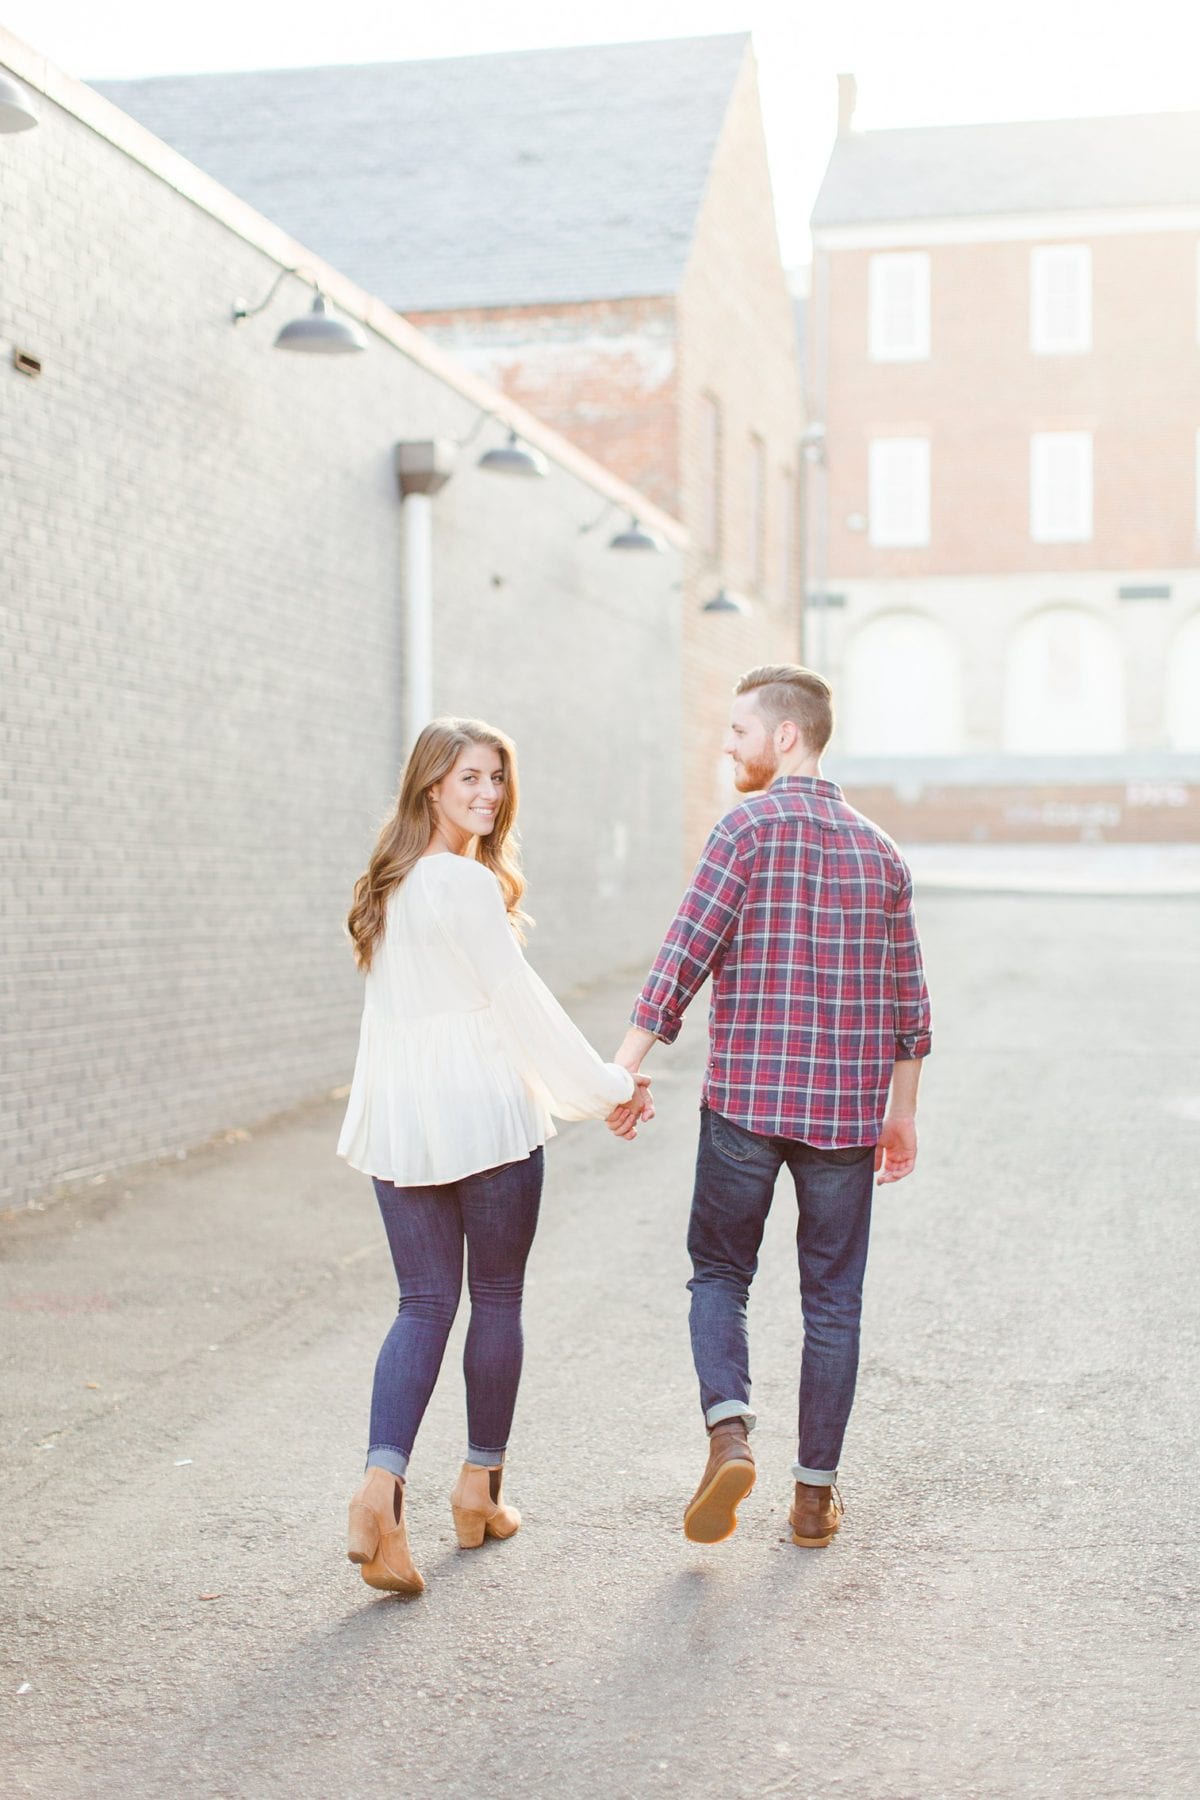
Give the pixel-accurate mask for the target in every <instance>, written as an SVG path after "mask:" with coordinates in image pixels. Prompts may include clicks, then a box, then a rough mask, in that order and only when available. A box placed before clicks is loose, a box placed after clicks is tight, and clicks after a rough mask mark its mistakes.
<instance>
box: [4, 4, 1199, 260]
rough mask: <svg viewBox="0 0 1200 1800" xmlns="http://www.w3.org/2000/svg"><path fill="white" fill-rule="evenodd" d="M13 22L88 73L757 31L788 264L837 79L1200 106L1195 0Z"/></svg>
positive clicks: (929, 109)
mask: <svg viewBox="0 0 1200 1800" xmlns="http://www.w3.org/2000/svg"><path fill="white" fill-rule="evenodd" d="M0 23H2V24H3V25H4V26H5V27H6V28H7V29H8V30H9V31H11V32H13V33H14V35H16V36H17V37H21V38H24V39H25V40H26V41H27V42H28V43H30V44H31V45H33V47H34V48H35V49H36V50H38V51H39V52H40V53H41V54H43V55H45V56H47V57H49V58H50V60H51V61H52V62H55V63H57V64H58V65H59V66H60V67H61V68H64V69H66V70H67V71H68V72H69V73H70V74H72V75H78V76H81V77H82V78H83V79H84V80H87V79H88V78H100V77H110V78H113V77H119V76H137V75H169V74H179V73H183V72H188V71H201V70H218V69H220V70H224V69H261V68H282V67H301V66H304V65H308V64H321V63H359V62H392V61H400V60H403V59H406V58H410V57H427V56H465V55H473V54H479V53H483V52H486V51H492V50H526V49H535V48H538V47H539V46H549V45H555V44H592V43H620V42H626V41H631V40H634V39H638V38H667V37H689V36H699V35H703V34H706V33H709V32H721V31H751V32H752V33H753V35H754V42H755V48H756V52H757V56H758V62H759V79H760V84H761V88H762V96H763V113H764V120H765V124H766V130H767V143H768V149H769V152H770V157H771V171H772V180H773V183H774V188H775V199H776V207H777V211H778V214H779V225H780V240H781V245H782V249H783V256H784V261H785V263H786V264H788V265H789V266H794V265H798V264H800V263H803V262H804V261H805V260H806V258H807V254H808V241H807V220H808V214H809V212H810V210H811V207H812V203H813V200H814V198H815V196H816V191H817V187H818V185H819V183H820V179H821V174H822V171H823V169H824V166H825V162H826V159H827V157H828V154H829V146H830V143H831V140H832V137H833V133H834V128H835V125H836V119H837V85H836V75H837V73H838V72H839V71H842V70H845V71H849V72H852V73H854V74H855V75H856V76H857V78H858V89H859V109H858V114H857V117H856V120H855V123H856V124H857V125H859V126H861V127H862V128H863V129H865V130H870V129H872V128H880V127H885V126H896V125H946V124H969V123H973V122H978V121H987V120H995V119H1036V118H1073V117H1080V116H1085V115H1089V114H1097V113H1128V112H1170V111H1175V110H1181V109H1182V110H1190V109H1193V108H1197V107H1200V9H1197V8H1195V7H1194V6H1193V5H1191V4H1189V0H1138V4H1137V5H1134V4H1132V3H1131V0H1120V3H1118V0H1089V3H1088V4H1087V5H1084V4H1083V0H1005V4H1003V5H997V4H996V3H995V0H986V3H985V0H908V3H907V4H904V3H903V0H841V4H833V5H830V4H825V5H822V6H821V7H810V6H806V5H805V4H804V0H790V3H789V0H745V3H744V4H739V3H738V0H607V4H606V5H605V6H604V7H603V8H596V7H591V6H581V5H574V4H571V3H570V0H438V4H437V5H436V6H432V7H424V6H422V7H417V6H414V5H413V4H412V0H408V4H401V5H396V4H395V0H390V3H389V4H386V5H377V4H362V5H358V6H355V7H346V8H337V7H331V6H330V5H329V0H288V4H286V5H283V4H279V3H278V0H206V4H205V5H204V6H203V7H194V8H193V7H174V6H169V5H164V4H163V0H122V4H121V5H120V6H119V7H98V6H97V5H96V4H95V0H0Z"/></svg>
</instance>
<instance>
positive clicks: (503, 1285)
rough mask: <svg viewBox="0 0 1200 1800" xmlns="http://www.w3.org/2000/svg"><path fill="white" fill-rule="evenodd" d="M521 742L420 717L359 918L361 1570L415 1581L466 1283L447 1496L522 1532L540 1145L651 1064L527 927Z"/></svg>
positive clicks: (613, 1119)
mask: <svg viewBox="0 0 1200 1800" xmlns="http://www.w3.org/2000/svg"><path fill="white" fill-rule="evenodd" d="M516 814H517V765H516V753H515V751H514V748H513V745H512V744H511V743H510V741H509V739H508V738H507V737H505V736H504V734H503V732H500V731H495V730H493V729H492V728H491V726H488V725H483V724H480V723H479V722H478V721H475V720H470V719H436V720H435V721H434V722H433V723H432V724H431V725H427V726H426V727H425V729H424V731H422V733H421V735H420V737H419V738H418V739H417V741H416V744H415V745H414V746H413V750H412V754H411V755H410V756H409V759H408V763H407V765H406V767H405V770H404V774H403V777H402V779H401V783H400V795H399V799H398V801H397V803H396V810H395V812H394V814H393V815H392V817H391V818H390V819H389V820H388V822H387V823H386V824H385V826H384V827H383V830H382V831H381V832H380V835H379V840H378V842H377V844H376V846H375V850H374V853H373V855H372V857H371V861H370V864H369V866H368V868H367V872H366V874H365V875H363V876H362V877H361V878H360V879H359V881H358V883H357V885H356V887H355V890H354V902H353V905H352V906H351V908H350V915H349V918H348V920H347V924H348V926H349V930H350V935H351V937H352V939H353V940H354V950H355V955H356V958H357V961H358V964H359V967H360V968H361V969H362V970H363V971H364V972H365V974H366V996H365V1004H364V1008H363V1019H362V1033H361V1037H360V1041H359V1050H358V1061H357V1064H356V1066H355V1071H354V1081H353V1085H352V1087H351V1090H350V1101H349V1105H348V1107H347V1110H346V1119H345V1123H344V1125H343V1127H342V1135H341V1138H340V1140H339V1143H338V1154H339V1155H340V1156H344V1157H345V1158H346V1160H347V1161H348V1162H349V1163H350V1164H351V1166H352V1167H353V1168H356V1169H361V1170H362V1171H363V1172H364V1173H365V1174H368V1175H371V1176H372V1177H373V1178H374V1182H375V1193H376V1195H377V1197H378V1200H379V1207H380V1211H381V1212H382V1214H383V1223H384V1229H385V1230H386V1232H387V1237H388V1244H389V1247H390V1249H391V1253H392V1260H393V1262H394V1264H395V1268H396V1277H397V1280H398V1282H399V1285H400V1310H399V1312H398V1314H397V1316H396V1319H395V1321H394V1322H393V1324H392V1327H391V1330H390V1331H389V1332H388V1335H387V1337H386V1338H385V1339H384V1343H383V1348H382V1349H381V1351H380V1353H379V1360H378V1362H377V1364H376V1368H375V1385H374V1390H373V1393H372V1399H371V1425H370V1447H369V1449H368V1452H367V1469H366V1476H365V1478H364V1480H363V1483H362V1486H361V1487H360V1488H359V1490H358V1492H357V1493H356V1494H355V1496H354V1498H353V1499H352V1501H351V1502H350V1542H349V1552H348V1554H349V1557H350V1560H351V1562H354V1563H358V1564H359V1565H361V1569H362V1577H363V1580H364V1581H366V1582H367V1583H368V1585H369V1586H371V1587H375V1588H386V1589H390V1590H394V1591H398V1592H402V1593H420V1591H421V1589H422V1588H423V1587H424V1585H425V1584H424V1582H423V1581H422V1579H421V1576H420V1574H419V1573H418V1572H417V1569H416V1567H415V1566H414V1564H413V1560H412V1556H411V1555H410V1553H409V1548H408V1538H407V1532H406V1529H405V1518H404V1485H405V1479H406V1476H407V1473H408V1462H409V1457H410V1456H411V1454H412V1448H413V1443H414V1440H415V1438H416V1435H417V1429H418V1427H419V1426H420V1423H421V1419H422V1417H423V1415H424V1412H425V1408H426V1406H427V1405H428V1403H429V1398H430V1395H431V1394H432V1392H433V1388H434V1384H435V1382H436V1380H437V1376H438V1370H439V1368H440V1366H441V1361H442V1355H443V1352H444V1350H445V1347H446V1339H447V1336H448V1334H449V1331H450V1325H451V1321H452V1320H453V1318H454V1314H455V1311H456V1310H457V1307H458V1300H459V1293H460V1290H461V1287H462V1270H463V1252H464V1246H465V1249H466V1256H467V1282H468V1287H469V1290H470V1296H471V1322H470V1327H469V1329H468V1332H467V1341H466V1349H465V1352H464V1357H463V1372H464V1374H465V1377H466V1389H467V1434H468V1443H467V1460H466V1462H465V1463H464V1464H463V1467H462V1472H461V1473H460V1475H459V1478H458V1481H457V1483H456V1484H455V1487H454V1491H453V1493H452V1494H451V1496H450V1505H451V1508H452V1510H453V1514H454V1525H455V1530H456V1532H457V1535H458V1541H459V1543H460V1544H461V1545H463V1546H464V1547H471V1546H474V1545H477V1544H481V1543H482V1542H483V1540H484V1538H485V1536H486V1537H496V1538H507V1537H511V1536H512V1535H513V1533H514V1532H515V1531H516V1529H517V1527H518V1526H519V1524H520V1522H521V1518H520V1514H519V1513H518V1512H517V1511H516V1510H515V1508H513V1507H511V1506H508V1505H506V1504H505V1502H504V1500H503V1498H502V1496H501V1481H502V1477H503V1467H504V1454H505V1449H506V1447H507V1443H508V1433H509V1427H510V1425H511V1423H512V1416H513V1408H514V1406H515V1403H516V1397H517V1385H518V1382H519V1380H520V1375H521V1354H522V1336H521V1292H522V1285H523V1282H524V1276H525V1263H526V1259H527V1257H528V1255H529V1250H530V1246H531V1245H532V1243H533V1235H534V1231H535V1229H536V1227H537V1218H538V1206H539V1202H540V1199H541V1188H542V1146H543V1144H544V1143H545V1141H546V1139H547V1138H548V1137H552V1136H553V1135H554V1126H553V1124H552V1122H551V1118H550V1115H551V1113H553V1114H555V1115H556V1116H557V1117H558V1118H560V1119H587V1118H606V1119H607V1120H608V1122H609V1124H610V1126H611V1127H612V1129H613V1130H614V1131H616V1132H617V1134H618V1135H619V1136H622V1137H633V1136H635V1135H636V1123H637V1120H638V1118H640V1117H650V1116H652V1113H653V1108H652V1106H651V1103H650V1098H649V1092H648V1089H647V1087H646V1085H645V1078H644V1077H639V1078H637V1080H636V1081H635V1079H634V1077H633V1076H631V1075H630V1074H629V1073H628V1071H627V1070H625V1069H621V1068H618V1067H617V1066H616V1064H614V1063H604V1062H601V1060H600V1058H599V1057H598V1056H597V1055H596V1053H595V1051H594V1050H593V1049H592V1047H591V1045H590V1044H589V1043H588V1042H587V1040H586V1039H585V1038H583V1037H582V1036H581V1035H580V1033H579V1032H578V1031H577V1030H576V1029H575V1027H574V1025H573V1024H572V1023H571V1021H570V1019H569V1018H568V1017H567V1015H566V1013H564V1012H563V1010H562V1008H561V1007H560V1006H559V1005H558V1002H557V1001H556V1000H555V999H554V997H553V995H552V994H550V992H549V991H548V990H547V989H546V988H545V987H544V986H543V984H542V983H541V982H540V981H539V980H538V978H537V976H536V975H535V974H534V972H533V970H532V969H531V968H530V967H529V966H528V964H527V963H526V962H525V959H524V957H523V956H522V955H521V951H520V948H519V946H518V939H519V936H520V927H521V924H522V922H523V919H524V915H523V914H522V913H521V911H520V901H521V895H522V893H523V891H524V887H525V883H524V880H523V879H522V876H521V872H520V865H519V861H518V857H517V850H516V842H515V838H514V835H513V826H514V824H515V821H516Z"/></svg>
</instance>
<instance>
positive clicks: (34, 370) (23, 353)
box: [13, 348, 42, 375]
mask: <svg viewBox="0 0 1200 1800" xmlns="http://www.w3.org/2000/svg"><path fill="white" fill-rule="evenodd" d="M13 368H14V369H16V371H17V373H18V374H20V375H40V374H41V372H42V365H41V363H40V362H39V361H38V358H37V357H36V356H31V355H30V354H29V352H28V350H17V349H16V348H14V349H13Z"/></svg>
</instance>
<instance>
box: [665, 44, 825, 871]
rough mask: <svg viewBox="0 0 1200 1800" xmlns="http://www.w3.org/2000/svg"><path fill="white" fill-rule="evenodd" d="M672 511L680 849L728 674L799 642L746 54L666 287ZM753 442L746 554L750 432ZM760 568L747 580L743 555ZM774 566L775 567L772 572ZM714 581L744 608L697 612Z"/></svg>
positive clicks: (720, 789)
mask: <svg viewBox="0 0 1200 1800" xmlns="http://www.w3.org/2000/svg"><path fill="white" fill-rule="evenodd" d="M679 366H680V407H679V435H680V445H681V448H680V468H681V471H682V475H683V507H682V517H683V519H684V521H685V523H686V524H687V525H688V527H689V530H690V533H691V549H690V550H689V551H688V553H687V563H686V573H685V578H684V598H685V606H684V641H685V649H686V654H685V662H684V669H685V703H684V715H685V721H686V726H685V729H686V733H687V737H686V753H687V763H688V768H689V771H690V779H689V782H688V786H687V802H686V812H685V825H684V835H685V847H686V849H687V851H688V853H689V854H694V853H695V852H696V851H697V850H698V849H699V847H700V845H701V843H702V842H703V840H704V837H705V836H706V834H707V832H708V831H709V829H710V828H711V825H712V823H713V821H714V819H715V818H716V817H718V816H719V815H720V813H721V812H722V811H724V810H725V809H726V807H727V806H728V805H729V804H730V798H729V796H730V789H729V785H728V774H727V770H726V768H725V766H724V764H723V761H722V755H721V745H722V742H723V740H724V737H725V732H726V727H727V723H728V716H729V696H730V691H731V689H732V686H733V683H734V681H735V680H736V678H737V676H738V675H739V674H740V673H741V672H742V671H743V670H745V669H746V668H749V667H751V666H752V665H754V664H756V663H762V662H794V661H796V660H797V659H798V657H799V646H800V596H799V564H798V557H799V543H798V537H799V532H798V529H797V527H796V523H795V517H794V513H793V516H792V517H791V518H789V515H788V508H789V506H791V507H793V508H794V506H795V492H796V479H797V458H798V440H799V437H800V431H801V428H802V418H801V409H800V388H799V373H798V368H797V362H796V343H795V323H794V313H793V308H792V302H791V297H790V295H789V293H788V291H787V285H786V282H785V280H784V275H783V270H782V267H781V264H780V260H779V244H778V238H777V235H776V227H775V214H774V207H773V204H772V199H771V186H770V176H769V172H768V167H767V156H766V147H765V144H764V141H763V135H762V118H761V112H760V108H759V100H758V88H757V81H756V77H755V70H754V62H753V59H752V58H748V59H747V61H746V64H745V66H744V68H743V70H742V74H741V77H740V79H739V82H738V85H737V89H736V91H735V93H734V96H733V99H732V101H731V104H730V108H729V112H728V114H727V116H726V120H725V126H724V130H723V132H722V134H721V140H720V143H719V145H718V147H717V153H716V156H715V158H714V162H713V168H712V173H711V176H710V180H709V186H708V191H707V194H706V196H705V200H704V205H703V208H702V211H701V215H700V220H699V223H698V227H697V232H696V238H695V242H694V244H693V246H692V253H691V257H690V259H689V262H688V268H687V273H686V276H685V279H684V282H683V286H682V289H681V291H680V295H679ZM710 399H715V400H716V401H717V403H718V405H719V409H720V479H719V488H718V493H719V508H718V511H719V528H718V542H717V546H716V549H715V551H709V550H707V549H706V546H705V531H704V520H705V517H706V510H707V507H708V495H707V492H706V484H707V479H708V457H707V454H706V429H707V421H706V417H705V406H706V403H707V401H708V400H710ZM755 437H757V438H759V439H760V440H761V441H762V444H763V446H764V451H763V463H764V467H765V482H764V487H763V504H762V508H761V514H760V521H761V522H760V531H761V540H760V548H759V550H758V552H757V553H756V550H755V545H754V534H753V531H752V524H751V521H752V512H753V510H754V509H753V507H752V501H751V486H752V482H751V477H752V456H753V446H752V440H753V439H754V438H755ZM756 562H759V563H760V565H761V569H762V577H761V580H759V581H756V579H755V564H756ZM785 563H786V568H785ZM722 581H724V582H726V583H727V584H728V585H729V586H730V587H732V588H734V589H735V590H737V591H738V592H740V593H741V594H743V595H744V596H745V597H746V598H748V599H749V600H750V602H751V608H752V610H751V613H750V615H749V616H748V617H746V618H738V617H736V616H734V615H731V614H715V615H713V614H706V613H704V612H702V611H701V610H700V609H701V607H702V606H703V603H704V601H705V600H706V599H708V598H710V597H711V595H712V594H713V593H714V592H715V591H716V589H717V587H718V586H719V585H720V583H721V582H722Z"/></svg>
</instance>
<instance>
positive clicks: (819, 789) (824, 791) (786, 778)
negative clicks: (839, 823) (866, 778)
mask: <svg viewBox="0 0 1200 1800" xmlns="http://www.w3.org/2000/svg"><path fill="white" fill-rule="evenodd" d="M767 792H768V793H769V794H774V793H776V792H780V793H783V792H787V793H801V794H820V795H822V796H823V798H825V799H826V800H840V799H841V798H842V790H841V788H840V787H839V786H838V784H837V782H836V781H827V780H826V778H825V777H824V775H777V776H776V777H775V780H774V781H773V782H772V783H771V785H770V787H769V788H768V789H767Z"/></svg>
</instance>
